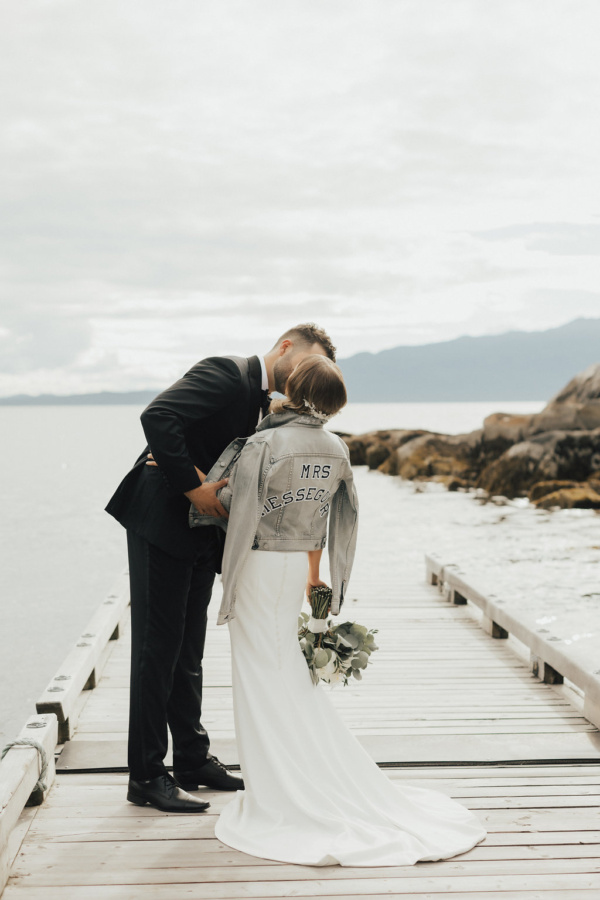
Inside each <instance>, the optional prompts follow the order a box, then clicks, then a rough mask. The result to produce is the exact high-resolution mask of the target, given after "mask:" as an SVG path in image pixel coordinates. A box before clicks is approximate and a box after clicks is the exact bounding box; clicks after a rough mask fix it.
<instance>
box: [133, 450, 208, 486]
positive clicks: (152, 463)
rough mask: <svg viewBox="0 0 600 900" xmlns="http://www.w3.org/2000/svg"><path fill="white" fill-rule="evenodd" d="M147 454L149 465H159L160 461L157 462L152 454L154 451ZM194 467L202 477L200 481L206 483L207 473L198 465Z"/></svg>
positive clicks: (199, 476)
mask: <svg viewBox="0 0 600 900" xmlns="http://www.w3.org/2000/svg"><path fill="white" fill-rule="evenodd" d="M146 456H147V457H148V459H147V460H146V465H147V466H158V463H157V462H155V460H154V457H153V456H152V453H147V454H146ZM194 468H195V470H196V472H197V473H198V478H199V479H200V482H201V483H204V480H205V479H206V475H205V474H204V472H203V471H202V470H201V469H199V468H198V466H194Z"/></svg>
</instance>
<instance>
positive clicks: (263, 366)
mask: <svg viewBox="0 0 600 900" xmlns="http://www.w3.org/2000/svg"><path fill="white" fill-rule="evenodd" d="M260 368H261V371H262V385H261V388H262V390H263V391H268V390H269V376H268V375H267V366H266V364H265V360H264V357H263V356H261V357H260Z"/></svg>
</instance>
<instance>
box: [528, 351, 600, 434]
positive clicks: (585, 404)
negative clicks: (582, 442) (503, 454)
mask: <svg viewBox="0 0 600 900" xmlns="http://www.w3.org/2000/svg"><path fill="white" fill-rule="evenodd" d="M599 352H600V351H599ZM599 427H600V363H594V364H593V365H591V366H588V367H587V369H584V370H583V371H582V372H579V373H578V374H577V375H576V376H575V377H574V378H572V379H571V381H569V383H568V384H567V385H566V386H565V387H564V388H563V389H562V390H560V391H559V392H558V394H556V395H555V396H554V397H552V399H551V400H550V401H549V403H548V404H547V405H546V406H545V407H544V409H543V410H542V411H541V412H540V413H538V414H537V415H535V416H532V419H531V424H530V426H529V435H533V434H538V433H539V432H542V431H557V430H561V431H590V430H592V429H595V428H599Z"/></svg>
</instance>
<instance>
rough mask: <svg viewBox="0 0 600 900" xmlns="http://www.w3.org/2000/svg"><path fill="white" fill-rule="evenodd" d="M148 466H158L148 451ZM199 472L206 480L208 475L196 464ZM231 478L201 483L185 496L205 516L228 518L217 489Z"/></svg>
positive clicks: (202, 478) (199, 476)
mask: <svg viewBox="0 0 600 900" xmlns="http://www.w3.org/2000/svg"><path fill="white" fill-rule="evenodd" d="M146 455H147V456H148V460H147V461H146V465H147V466H158V463H157V462H156V461H155V459H154V457H153V455H152V453H147V454H146ZM194 468H195V470H196V472H197V473H198V478H199V479H200V480H201V481H202V482H204V480H205V478H206V475H205V474H204V472H202V471H201V469H199V468H198V466H194ZM228 481H229V478H223V480H222V481H211V482H209V483H208V484H204V483H203V484H201V485H199V486H198V487H197V488H194V489H193V490H192V491H186V492H185V496H186V497H187V498H188V500H191V501H192V503H193V504H194V506H195V507H196V509H197V510H198V512H199V513H200V514H201V515H203V516H217V517H219V518H220V519H228V518H229V513H228V512H227V510H226V509H225V507H224V506H223V504H222V503H221V501H220V500H219V499H218V497H217V491H218V490H220V489H221V488H222V487H224V486H225V485H226V484H227V482H228Z"/></svg>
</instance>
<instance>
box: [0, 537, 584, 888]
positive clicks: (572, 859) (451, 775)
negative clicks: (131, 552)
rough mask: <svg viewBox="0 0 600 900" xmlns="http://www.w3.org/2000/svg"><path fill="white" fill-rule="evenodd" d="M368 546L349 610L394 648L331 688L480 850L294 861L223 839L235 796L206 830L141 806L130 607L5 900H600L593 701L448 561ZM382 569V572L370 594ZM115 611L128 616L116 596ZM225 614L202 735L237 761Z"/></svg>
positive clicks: (210, 660) (377, 751) (384, 759)
mask: <svg viewBox="0 0 600 900" xmlns="http://www.w3.org/2000/svg"><path fill="white" fill-rule="evenodd" d="M362 544H363V546H362V547H361V548H360V550H359V555H358V557H357V562H356V568H355V574H354V575H353V583H352V589H351V594H350V596H349V598H348V600H347V601H346V605H345V607H344V612H346V613H347V614H348V618H350V619H354V618H356V620H357V621H360V622H362V623H364V624H367V625H369V626H371V627H377V628H379V629H380V632H379V635H378V642H379V645H380V648H381V649H380V650H379V651H378V652H377V653H376V654H375V656H374V657H373V664H372V667H371V668H369V669H368V671H367V672H366V674H365V678H364V681H362V682H361V683H360V684H356V686H352V687H351V688H342V687H338V688H336V689H334V690H333V691H331V698H332V701H333V702H334V703H335V705H336V706H337V708H338V709H339V710H340V712H341V714H342V715H343V717H344V718H345V720H346V722H347V723H348V725H349V726H350V727H351V728H352V729H353V730H354V732H355V733H356V734H357V735H358V736H359V738H360V739H361V740H362V741H363V742H364V744H365V746H366V747H367V749H368V750H369V752H370V753H371V754H372V755H373V757H374V758H375V760H376V761H377V762H378V763H380V764H381V765H383V766H385V767H386V772H387V774H388V775H389V777H390V779H391V780H392V781H397V782H403V781H410V782H411V783H413V784H418V785H422V786H425V787H434V788H436V789H438V790H441V791H444V792H447V793H448V794H450V795H451V796H452V797H454V798H455V799H456V800H458V801H459V802H461V803H463V804H464V805H465V806H467V807H469V808H470V809H472V810H474V811H475V812H476V814H477V815H478V816H479V817H480V818H481V821H482V822H483V823H484V825H485V827H486V828H487V830H488V832H489V834H488V837H487V839H486V840H485V841H484V842H482V843H481V844H479V845H477V846H476V847H475V848H473V849H472V850H470V851H468V852H467V853H464V854H461V855H460V856H457V857H455V858H453V859H450V860H442V861H438V862H423V863H417V864H416V865H414V866H404V867H396V868H391V867H385V868H380V869H375V868H345V867H340V866H327V867H306V866H295V865H283V864H280V863H275V862H271V861H268V860H260V859H256V858H254V857H250V856H246V855H244V854H242V853H239V852H236V851H233V850H231V849H229V848H228V847H226V846H225V845H223V844H221V843H220V842H219V841H217V840H215V838H214V836H213V828H214V824H215V820H216V816H217V815H218V813H219V811H220V810H221V809H222V808H223V805H224V804H225V803H227V802H228V801H229V799H230V795H229V794H227V793H219V792H214V791H208V790H204V791H201V792H200V793H201V795H202V796H203V797H206V799H209V800H210V803H211V808H210V810H209V813H210V814H202V815H195V816H190V815H176V814H165V813H161V812H160V811H158V810H156V809H153V808H151V807H149V806H147V807H143V808H142V807H137V806H134V805H133V804H131V803H129V802H128V801H127V800H126V797H125V795H126V785H127V779H128V775H127V772H126V741H127V714H128V675H129V616H128V608H127V605H126V602H125V604H124V605H122V606H121V607H120V612H119V616H120V625H119V626H118V627H115V621H114V619H113V620H112V621H111V623H110V624H109V625H107V626H106V628H105V632H106V634H105V647H104V649H103V650H102V649H99V650H98V652H97V653H95V657H94V659H95V662H94V661H93V660H92V662H91V663H90V664H92V665H93V666H94V669H93V672H92V674H91V675H90V673H89V672H88V674H87V678H86V680H85V687H84V690H83V691H81V690H80V691H79V695H78V696H79V699H77V698H76V699H75V700H70V701H68V702H69V703H70V707H69V709H70V713H69V714H68V715H67V714H66V713H61V712H60V709H59V710H58V717H59V718H60V717H61V716H62V717H63V718H65V719H69V721H68V723H67V724H65V722H62V723H61V722H58V726H59V729H61V730H62V734H63V738H62V742H61V743H59V744H58V746H57V747H56V753H57V754H58V755H57V758H56V777H55V780H54V782H53V783H52V785H51V786H50V788H49V790H48V791H47V792H46V793H45V795H44V800H43V802H42V803H41V804H40V805H34V806H26V807H25V808H24V809H23V811H22V813H21V815H20V817H19V818H18V821H17V822H16V824H15V825H14V827H13V828H12V829H11V831H10V835H9V839H8V850H7V856H6V860H7V865H8V866H9V878H8V883H7V885H6V887H5V890H4V894H3V897H4V898H5V900H58V898H60V900H80V898H82V897H85V898H86V900H138V898H148V900H150V898H151V900H179V898H187V900H196V898H203V900H206V898H242V897H247V898H250V897H252V898H267V897H269V898H278V897H291V896H293V897H330V896H331V897H344V898H355V897H356V898H359V897H365V896H369V897H373V898H376V897H378V896H382V897H383V896H389V895H390V894H394V895H397V896H407V897H408V896H417V897H419V898H421V900H425V898H439V900H441V898H442V897H444V898H456V900H458V898H461V900H465V898H468V900H483V898H486V900H492V898H498V897H500V898H502V900H535V898H543V900H553V898H555V900H574V898H581V900H595V898H597V897H600V732H599V730H598V727H597V723H596V724H593V723H592V722H591V721H590V720H589V718H588V717H586V716H584V714H583V706H584V703H585V691H584V690H582V689H581V688H578V686H577V684H576V683H574V682H570V681H567V679H566V678H564V679H562V683H561V675H560V672H559V671H558V669H557V665H558V663H557V662H556V659H559V658H560V657H553V660H554V661H555V664H554V667H552V666H551V665H550V662H549V661H548V660H546V668H545V669H544V660H543V659H541V657H540V656H539V654H540V653H542V651H541V650H540V649H539V648H537V650H536V655H535V656H534V657H532V656H530V655H529V654H530V650H527V649H524V645H521V644H518V643H517V642H515V641H514V640H513V638H512V637H511V638H509V639H501V638H506V637H507V630H506V629H504V634H503V633H502V631H503V629H502V626H501V625H500V624H498V622H495V621H494V620H493V617H492V616H491V615H490V613H491V610H490V609H489V608H487V610H486V611H484V613H483V615H482V613H481V609H480V607H481V604H480V605H479V607H478V605H477V602H476V601H477V597H476V594H477V592H476V591H475V590H473V597H471V598H469V597H467V596H465V595H466V594H468V589H467V587H468V586H465V584H464V581H463V582H461V587H462V593H461V592H460V591H459V590H458V588H457V587H456V585H454V587H453V586H452V579H451V578H450V580H446V579H447V578H449V576H448V572H451V569H446V570H445V571H444V567H442V566H441V564H439V562H436V560H435V558H433V557H430V558H429V560H428V563H427V566H426V565H425V564H424V561H423V558H422V556H420V559H419V563H418V565H417V564H416V562H415V558H414V557H412V558H408V557H406V556H405V555H403V554H401V553H397V554H396V555H393V554H391V553H390V548H389V547H387V548H386V547H381V546H380V545H379V544H378V542H377V538H376V536H373V538H372V539H371V540H364V541H363V542H362ZM378 555H379V556H380V557H381V559H384V558H385V567H383V566H379V575H378V578H377V583H376V589H374V586H373V565H374V562H376V561H377V557H378ZM436 570H437V574H436ZM432 580H433V581H435V582H437V585H432V584H431V583H428V582H431V581H432ZM440 588H441V590H440ZM353 598H357V602H356V601H355V600H354V599H353ZM473 598H475V599H474V600H473ZM468 599H471V600H473V602H466V601H467V600H468ZM113 601H114V603H115V604H116V606H117V607H118V605H119V603H121V600H119V597H118V596H117V595H115V597H114V598H113ZM218 601H219V597H218V591H217V592H216V595H215V597H214V598H213V605H212V607H211V613H212V614H211V627H210V633H209V635H208V639H207V657H206V666H205V672H206V675H205V683H206V688H205V698H206V699H205V715H204V716H203V722H204V724H205V725H206V727H207V728H208V731H209V733H210V735H211V737H212V740H213V749H214V750H215V752H216V753H217V754H218V755H219V756H220V757H221V758H222V759H223V761H225V762H227V763H235V762H236V750H235V736H234V733H233V718H232V701H231V691H230V675H229V636H228V631H227V628H226V627H225V626H223V627H217V626H216V625H215V624H214V621H215V619H216V607H217V604H218ZM486 612H487V613H488V614H486ZM505 624H506V623H505ZM482 626H483V627H482ZM515 627H516V626H515ZM88 633H89V634H90V635H92V638H93V634H94V633H93V632H88ZM106 635H108V637H112V640H108V637H106ZM492 635H494V636H492ZM522 637H523V634H522V635H521V638H522ZM498 638H500V639H498ZM82 643H84V644H85V643H86V642H85V641H82ZM555 651H556V652H558V651H557V649H556V648H555V647H553V648H552V652H555ZM80 652H82V653H88V652H91V651H89V650H85V648H81V650H80ZM536 660H537V661H538V662H537V664H536ZM540 660H541V663H542V665H541V667H540ZM67 674H68V673H67ZM540 676H541V677H540ZM57 677H60V676H57ZM544 678H545V680H544ZM71 680H72V679H71ZM65 681H66V679H65ZM552 681H553V682H554V683H550V682H552ZM596 681H597V678H596ZM58 683H59V684H60V682H58ZM590 684H591V685H592V687H594V685H595V682H594V681H593V678H592V681H591V682H589V683H588V682H586V685H588V688H587V689H588V693H589V695H590V697H592V687H590V686H589V685H590ZM594 689H595V687H594ZM48 696H53V695H45V698H46V699H45V701H44V702H47V701H48ZM65 697H66V694H65ZM592 699H593V698H592ZM594 702H595V700H594ZM57 708H58V707H57ZM593 708H595V707H593V706H590V707H589V709H593ZM44 709H45V710H46V715H47V716H49V717H50V718H51V719H52V722H54V723H55V720H54V714H53V713H51V712H48V709H49V707H42V709H41V711H40V715H42V716H43V715H44ZM39 717H40V716H38V718H39ZM55 724H56V723H55ZM66 733H70V740H68V739H65V734H66ZM19 753H24V754H32V756H33V758H34V760H35V751H33V750H28V749H26V750H23V748H15V749H14V750H11V751H10V752H9V755H8V757H7V760H8V759H9V757H11V758H14V757H15V754H19ZM23 758H24V757H23ZM167 761H168V762H169V763H170V756H169V757H168V760H167ZM36 764H37V762H36ZM2 765H5V763H3V764H2ZM1 772H2V769H1V767H0V775H1ZM0 783H1V778H0ZM0 825H1V823H0ZM0 835H1V827H0ZM7 874H8V873H7Z"/></svg>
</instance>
